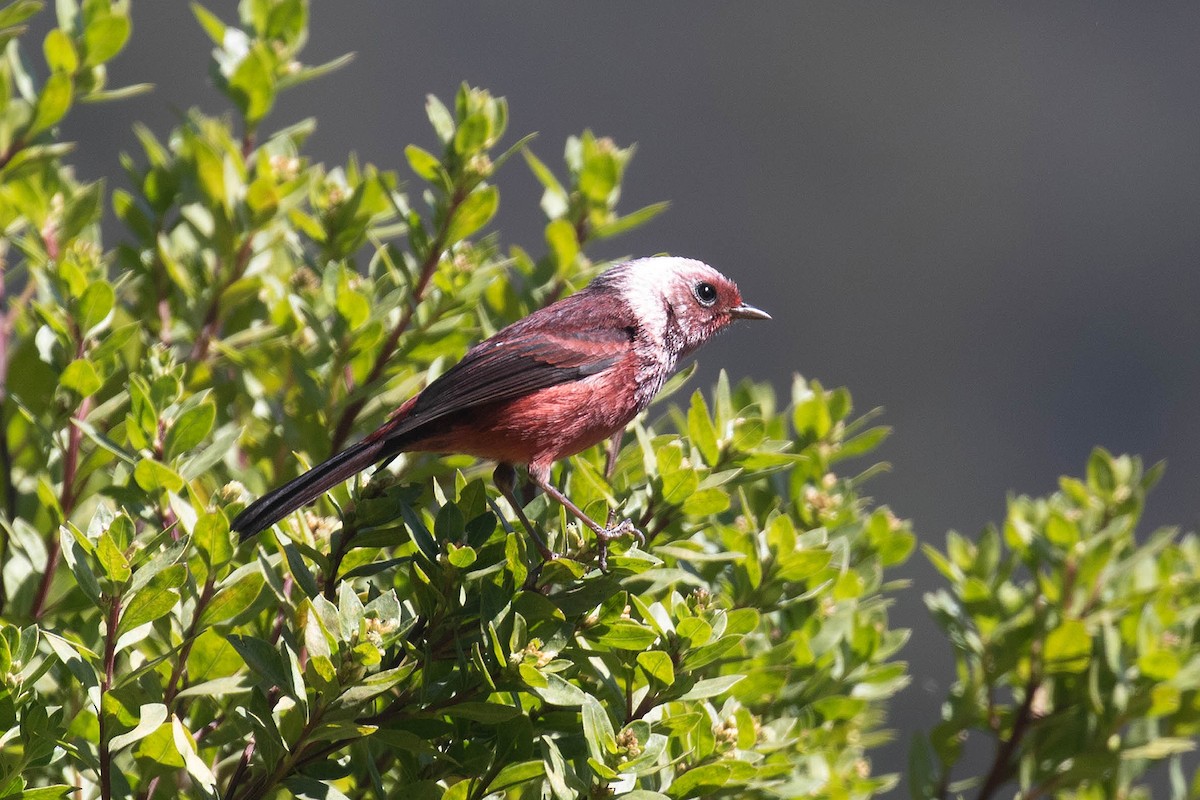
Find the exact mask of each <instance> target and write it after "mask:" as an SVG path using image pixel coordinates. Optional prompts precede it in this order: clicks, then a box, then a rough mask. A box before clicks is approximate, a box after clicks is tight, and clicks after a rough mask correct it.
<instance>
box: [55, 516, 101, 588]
mask: <svg viewBox="0 0 1200 800" xmlns="http://www.w3.org/2000/svg"><path fill="white" fill-rule="evenodd" d="M58 538H59V546H60V548H61V550H62V554H63V558H64V559H65V560H66V562H67V566H68V567H69V568H70V570H71V574H72V575H74V576H75V582H76V583H77V584H78V585H79V588H80V589H82V590H83V593H84V594H85V595H86V596H87V598H88V599H89V600H91V601H92V605H99V604H100V582H99V581H98V580H96V573H95V572H93V571H92V565H91V558H90V556H91V555H92V554H91V553H90V552H89V549H90V548H87V542H86V539H84V537H83V536H82V534H80V535H76V532H75V530H74V526H72V527H67V526H66V525H63V526H61V527H60V528H59V536H58ZM81 539H83V541H81Z"/></svg>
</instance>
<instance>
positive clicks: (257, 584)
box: [199, 572, 266, 629]
mask: <svg viewBox="0 0 1200 800" xmlns="http://www.w3.org/2000/svg"><path fill="white" fill-rule="evenodd" d="M264 585H266V579H265V578H264V577H263V574H262V573H261V572H250V573H247V574H245V575H243V576H242V577H241V579H239V580H238V581H237V582H235V583H233V584H232V585H230V586H226V587H224V588H223V589H221V591H219V592H217V594H216V596H215V597H213V599H212V602H210V603H209V604H208V606H207V607H206V608H205V609H204V612H203V613H202V614H201V615H200V623H199V625H200V629H204V628H207V627H210V626H212V625H215V624H217V623H218V622H224V621H225V620H227V619H229V618H230V617H234V616H237V615H238V614H240V613H241V612H243V611H245V610H246V609H248V608H250V606H252V605H253V604H254V601H255V600H257V599H258V596H259V594H261V593H262V590H263V586H264Z"/></svg>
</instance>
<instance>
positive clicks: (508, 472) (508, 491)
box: [492, 461, 558, 561]
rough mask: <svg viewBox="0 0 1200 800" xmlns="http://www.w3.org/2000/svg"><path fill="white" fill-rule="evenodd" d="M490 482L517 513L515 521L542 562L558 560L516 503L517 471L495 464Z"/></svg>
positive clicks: (509, 466) (510, 466) (556, 555)
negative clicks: (519, 524) (530, 541)
mask: <svg viewBox="0 0 1200 800" xmlns="http://www.w3.org/2000/svg"><path fill="white" fill-rule="evenodd" d="M492 482H493V483H495V484H496V488H497V489H499V490H500V494H502V495H504V499H505V500H507V501H508V504H509V505H510V506H512V508H513V511H515V512H516V513H517V519H519V520H521V524H522V525H524V526H525V530H526V531H527V532H528V533H529V538H530V539H532V540H533V544H534V546H535V547H537V549H538V552H539V553H541V555H542V560H544V561H553V560H554V559H556V558H558V554H557V553H555V552H554V551H553V550H551V549H550V548H549V547H548V546H547V545H546V540H545V539H543V538H542V537H541V535H540V534H539V533H538V532H537V530H536V529H535V528H534V527H533V523H531V522H530V521H529V517H527V516H525V508H524V506H522V505H521V503H520V502H518V501H517V492H516V487H517V471H516V470H515V469H513V465H512V464H509V463H506V462H503V461H502V462H500V463H499V464H497V465H496V471H495V472H493V473H492Z"/></svg>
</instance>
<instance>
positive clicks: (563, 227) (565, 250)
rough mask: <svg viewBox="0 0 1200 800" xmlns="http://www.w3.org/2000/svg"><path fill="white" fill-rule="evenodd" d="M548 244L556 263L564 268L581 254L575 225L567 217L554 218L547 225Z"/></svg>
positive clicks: (560, 267)
mask: <svg viewBox="0 0 1200 800" xmlns="http://www.w3.org/2000/svg"><path fill="white" fill-rule="evenodd" d="M546 244H547V245H549V246H550V252H551V253H553V254H554V263H555V264H557V265H558V268H559V269H560V270H561V269H564V268H565V267H568V266H570V265H571V264H572V263H574V261H575V257H576V256H577V255H579V239H578V237H577V236H576V234H575V226H574V225H572V224H571V223H570V222H568V221H567V220H565V219H556V220H552V221H551V222H550V224H549V225H547V226H546Z"/></svg>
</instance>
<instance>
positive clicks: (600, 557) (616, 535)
mask: <svg viewBox="0 0 1200 800" xmlns="http://www.w3.org/2000/svg"><path fill="white" fill-rule="evenodd" d="M612 516H613V515H612V514H611V513H610V514H609V515H608V525H607V526H605V527H604V528H602V529H601V530H598V531H596V551H597V552H596V561H597V562H598V563H599V565H600V571H601V572H608V543H609V542H611V541H613V540H614V539H620V538H622V537H625V536H632V537H633V538H634V539H636V540H637V543H638V544H639V545H645V544H646V534H644V533H642V532H641V531H640V530H638V529H637V528H636V527H635V526H634V524H633V523H632V522H630V521H629V520H627V519H624V520H621V521H620V522H618V523H617V524H616V525H613V524H612Z"/></svg>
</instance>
